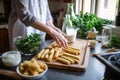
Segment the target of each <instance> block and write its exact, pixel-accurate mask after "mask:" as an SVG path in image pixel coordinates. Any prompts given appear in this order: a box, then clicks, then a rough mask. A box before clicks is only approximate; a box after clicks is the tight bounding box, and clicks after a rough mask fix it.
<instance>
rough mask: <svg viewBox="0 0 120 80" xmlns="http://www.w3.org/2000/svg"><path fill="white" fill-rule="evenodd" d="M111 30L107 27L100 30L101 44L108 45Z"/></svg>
mask: <svg viewBox="0 0 120 80" xmlns="http://www.w3.org/2000/svg"><path fill="white" fill-rule="evenodd" d="M111 36H112V28H110V27H108V26H103V30H102V44H108V43H109V42H110V40H111Z"/></svg>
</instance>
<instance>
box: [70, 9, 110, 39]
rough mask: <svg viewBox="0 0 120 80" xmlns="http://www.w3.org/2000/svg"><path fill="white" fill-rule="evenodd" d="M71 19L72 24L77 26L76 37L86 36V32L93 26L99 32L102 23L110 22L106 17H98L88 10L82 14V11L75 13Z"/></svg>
mask: <svg viewBox="0 0 120 80" xmlns="http://www.w3.org/2000/svg"><path fill="white" fill-rule="evenodd" d="M71 21H72V24H73V26H76V27H78V28H79V30H78V32H77V37H80V38H86V36H87V32H88V31H89V30H90V29H92V28H93V27H95V28H96V30H97V31H99V32H101V30H102V25H103V24H109V23H110V21H109V20H107V19H100V18H98V17H97V16H96V15H95V14H90V13H88V12H86V13H85V14H83V12H82V11H80V13H79V14H78V15H76V18H74V19H71Z"/></svg>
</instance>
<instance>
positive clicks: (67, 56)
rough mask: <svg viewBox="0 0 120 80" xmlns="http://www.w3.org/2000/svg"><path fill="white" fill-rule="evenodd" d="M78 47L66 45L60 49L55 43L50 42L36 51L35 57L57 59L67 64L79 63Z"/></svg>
mask: <svg viewBox="0 0 120 80" xmlns="http://www.w3.org/2000/svg"><path fill="white" fill-rule="evenodd" d="M79 55H80V49H77V48H74V47H71V46H68V47H67V48H65V49H62V48H61V47H60V46H58V45H56V44H52V45H50V46H49V47H47V48H45V49H43V50H41V51H40V53H38V55H37V59H40V60H45V61H48V62H51V61H58V62H61V63H64V64H67V65H70V64H74V63H77V64H78V63H79V61H80V56H79Z"/></svg>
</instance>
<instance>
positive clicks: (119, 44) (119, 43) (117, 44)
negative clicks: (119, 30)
mask: <svg viewBox="0 0 120 80" xmlns="http://www.w3.org/2000/svg"><path fill="white" fill-rule="evenodd" d="M109 47H112V48H117V49H119V48H120V37H117V36H116V35H112V37H111V40H110V43H109Z"/></svg>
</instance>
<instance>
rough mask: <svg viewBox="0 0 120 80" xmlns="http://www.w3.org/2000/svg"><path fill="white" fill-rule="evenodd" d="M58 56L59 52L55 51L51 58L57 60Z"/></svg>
mask: <svg viewBox="0 0 120 80" xmlns="http://www.w3.org/2000/svg"><path fill="white" fill-rule="evenodd" d="M59 54H60V51H56V52H55V54H54V57H53V58H54V59H57V58H58V56H59Z"/></svg>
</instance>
